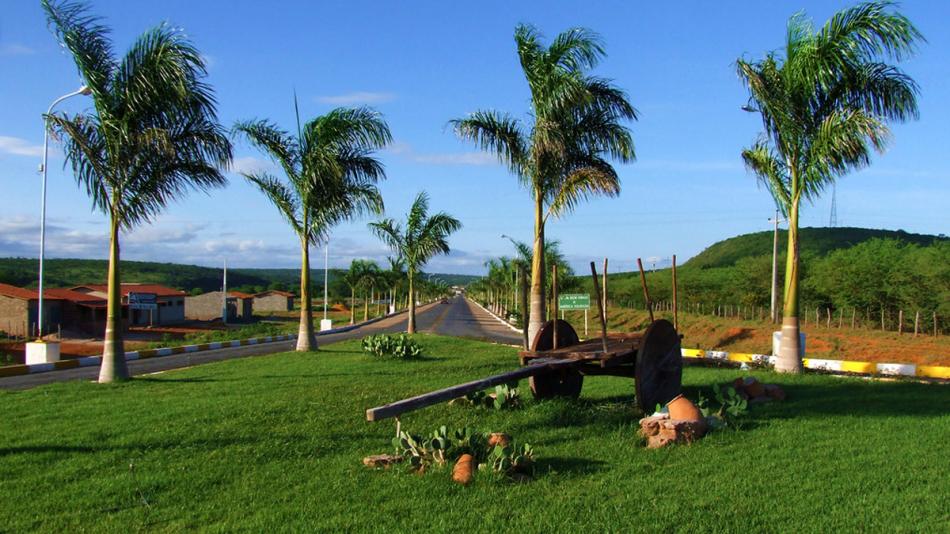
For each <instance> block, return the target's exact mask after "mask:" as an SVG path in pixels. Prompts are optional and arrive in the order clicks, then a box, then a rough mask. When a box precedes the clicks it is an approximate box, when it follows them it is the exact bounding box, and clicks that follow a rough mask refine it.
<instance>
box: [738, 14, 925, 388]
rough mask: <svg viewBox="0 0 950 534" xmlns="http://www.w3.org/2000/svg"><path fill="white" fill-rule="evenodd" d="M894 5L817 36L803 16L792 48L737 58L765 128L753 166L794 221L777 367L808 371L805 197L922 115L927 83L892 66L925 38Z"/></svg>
mask: <svg viewBox="0 0 950 534" xmlns="http://www.w3.org/2000/svg"><path fill="white" fill-rule="evenodd" d="M889 7H890V4H889V3H879V2H874V3H865V4H860V5H858V6H855V7H853V8H850V9H845V10H843V11H840V12H838V13H837V14H835V15H834V16H833V17H831V19H829V20H828V21H827V22H826V23H825V25H824V26H822V28H821V29H819V30H817V31H816V30H815V29H814V27H813V25H812V22H811V20H809V19H808V18H806V17H805V15H804V14H803V13H799V14H796V15H794V16H793V17H792V18H791V19H789V22H788V34H787V39H786V44H785V50H784V51H783V53H782V54H778V53H775V52H772V53H769V54H768V55H767V56H766V57H765V59H763V60H761V61H745V60H742V59H740V60H739V61H738V62H737V67H738V73H739V77H740V78H741V79H742V81H743V82H744V83H745V85H746V86H747V87H748V90H749V95H750V96H749V102H748V105H747V106H746V108H745V109H746V110H748V111H752V112H757V113H759V114H760V115H761V117H762V125H763V128H764V132H763V133H762V136H761V137H760V139H759V140H758V141H756V142H755V143H754V144H753V145H752V146H751V147H750V148H747V149H745V150H743V151H742V159H743V160H744V162H745V165H746V167H747V168H749V169H750V170H751V171H752V172H754V173H755V174H756V176H757V177H758V179H759V180H760V181H761V182H762V183H763V184H765V186H766V187H767V188H768V189H769V191H770V192H771V193H772V196H773V197H774V199H775V202H776V204H777V205H778V207H779V209H780V210H782V211H783V212H784V213H785V214H786V216H787V217H788V253H787V258H786V265H785V298H784V317H783V320H782V342H781V348H780V350H779V355H778V362H777V364H776V369H778V370H780V371H786V372H801V370H802V360H801V356H800V354H799V349H800V347H799V324H798V263H799V256H798V250H799V249H798V221H799V204H800V202H801V200H802V199H803V198H804V199H807V200H813V199H815V198H817V197H818V196H819V195H820V194H821V192H822V191H823V190H824V188H825V187H826V186H828V185H829V184H832V183H834V181H835V180H837V179H838V178H841V177H842V176H844V175H845V174H847V173H848V172H850V171H851V170H854V169H857V168H861V167H864V166H867V165H868V164H869V163H870V157H871V151H872V149H873V150H877V151H878V152H882V151H883V150H884V148H885V146H886V144H887V140H888V138H889V137H890V130H889V129H888V127H887V122H888V121H890V120H896V121H904V120H906V119H908V118H916V117H917V113H918V112H917V92H918V90H917V85H916V84H915V83H914V81H913V80H912V79H911V78H910V77H908V76H907V75H906V74H905V73H904V72H902V71H901V70H900V69H898V68H897V67H895V66H893V65H890V64H888V63H886V61H887V60H895V61H900V60H901V59H903V58H904V57H907V56H909V55H911V54H912V53H913V52H914V51H915V48H916V44H917V42H918V41H921V40H923V37H922V36H921V34H920V32H918V31H917V29H916V28H915V27H914V25H913V24H911V22H910V21H909V20H908V19H907V18H906V17H904V16H902V15H900V14H899V13H895V12H891V11H888V8H889Z"/></svg>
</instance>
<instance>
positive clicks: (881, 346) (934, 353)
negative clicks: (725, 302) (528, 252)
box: [565, 309, 950, 366]
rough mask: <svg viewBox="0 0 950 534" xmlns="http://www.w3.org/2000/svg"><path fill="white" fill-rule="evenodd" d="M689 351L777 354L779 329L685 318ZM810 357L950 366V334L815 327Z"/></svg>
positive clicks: (620, 327) (637, 314) (622, 322)
mask: <svg viewBox="0 0 950 534" xmlns="http://www.w3.org/2000/svg"><path fill="white" fill-rule="evenodd" d="M656 317H657V318H660V317H664V318H667V319H672V314H671V313H669V312H662V313H660V312H658V313H656ZM565 318H566V319H567V320H568V321H570V322H571V323H572V324H573V325H574V328H575V329H576V330H578V333H581V334H582V333H583V328H584V316H583V313H582V312H567V313H566V315H565ZM594 320H595V319H593V317H589V318H588V321H589V323H588V328H589V332H590V333H591V335H596V333H595V324H594ZM647 321H648V319H647V314H646V312H642V311H636V310H629V309H620V310H616V309H614V310H609V312H608V329H609V330H611V331H618V332H636V331H640V330H643V329H644V328H645V327H646V323H647ZM679 323H680V331H681V332H682V334H683V347H688V348H697V349H705V350H711V349H715V350H723V351H729V352H753V353H758V354H771V353H772V332H773V331H776V330H778V328H776V327H775V326H774V325H772V324H770V323H768V322H767V321H756V320H741V319H738V318H723V317H713V316H706V315H694V314H680V316H679ZM803 331H804V332H805V337H806V341H805V348H806V355H807V357H810V358H822V359H831V360H851V361H862V362H881V363H916V364H922V365H945V366H950V336H938V337H933V335H919V336H917V337H914V334H913V332H911V333H910V334H907V333H904V334H903V335H898V334H897V332H881V331H879V330H869V329H863V328H855V329H851V328H849V327H843V328H837V327H835V326H832V327H831V328H828V327H825V326H817V327H816V326H815V325H814V324H812V325H809V326H808V327H806V328H803Z"/></svg>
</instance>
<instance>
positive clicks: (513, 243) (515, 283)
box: [501, 234, 518, 310]
mask: <svg viewBox="0 0 950 534" xmlns="http://www.w3.org/2000/svg"><path fill="white" fill-rule="evenodd" d="M501 238H502V239H507V240H508V241H511V244H512V245H514V246H515V250H516V251H517V250H518V242H517V241H515V240H514V239H513V238H512V237H511V236H508V235H505V234H501ZM511 274H512V276H511V279H512V285H513V286H515V306H514V307H515V309H516V310H517V309H518V304H517V302H518V283H517V282H515V280H516V279H517V271H514V272H512V273H511Z"/></svg>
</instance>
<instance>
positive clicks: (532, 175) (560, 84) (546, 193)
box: [451, 25, 637, 339]
mask: <svg viewBox="0 0 950 534" xmlns="http://www.w3.org/2000/svg"><path fill="white" fill-rule="evenodd" d="M515 44H516V46H517V49H518V56H519V58H520V60H521V68H522V71H523V73H524V76H525V78H526V80H527V82H528V87H529V88H530V90H531V108H530V116H531V118H532V122H531V123H530V124H529V125H525V124H523V123H522V122H521V121H519V120H517V119H515V118H513V117H511V116H510V115H507V114H500V113H497V112H494V111H477V112H475V113H473V114H471V115H470V116H469V117H468V118H465V119H458V120H453V121H451V123H452V124H453V125H454V127H455V131H456V134H457V135H458V136H459V137H461V138H463V139H468V140H471V141H473V142H475V143H476V144H477V145H478V146H479V147H481V148H482V149H483V150H487V151H490V152H493V153H494V154H496V155H497V156H498V158H499V159H500V160H501V161H502V162H504V163H506V164H507V165H508V167H509V168H510V169H511V171H512V172H514V173H515V174H517V175H518V177H519V179H520V180H521V182H522V184H523V185H524V186H525V187H526V188H527V189H528V191H529V193H530V194H531V198H532V200H533V201H534V248H533V254H532V259H531V312H530V322H529V328H528V330H529V338H530V339H534V335H535V334H536V332H537V331H538V330H539V329H540V328H541V325H542V324H543V322H544V319H545V315H546V313H545V310H546V306H545V291H544V287H545V268H544V226H545V223H546V221H547V219H548V217H550V216H551V215H554V216H555V217H560V216H562V215H565V214H567V213H569V212H571V211H572V210H573V209H574V207H575V206H577V204H578V203H580V202H581V201H583V200H586V199H588V198H590V197H592V196H596V195H606V196H617V195H619V194H620V178H619V177H618V176H617V172H616V170H615V169H614V168H613V166H612V165H611V164H610V163H609V162H608V161H607V158H614V159H616V160H618V161H620V162H624V163H626V162H630V161H633V160H634V159H635V155H634V148H633V138H632V136H631V134H630V131H629V130H628V129H627V128H626V127H624V126H622V125H621V121H623V120H635V119H636V118H637V114H636V110H635V109H634V108H633V106H631V105H630V103H629V102H628V100H627V96H626V95H625V94H624V92H623V91H621V90H620V89H618V88H616V87H615V86H614V85H613V84H611V83H610V82H609V81H608V80H605V79H603V78H598V77H594V76H590V75H588V73H587V72H588V71H589V70H590V69H592V68H594V67H595V66H596V65H597V63H598V62H599V61H600V59H601V58H603V57H604V55H605V53H604V48H603V46H602V44H601V41H600V38H599V37H598V36H597V35H596V34H595V33H593V32H591V31H590V30H587V29H583V28H574V29H570V30H567V31H565V32H563V33H561V34H560V35H558V36H557V37H555V38H554V40H553V41H552V42H551V44H550V45H549V46H547V47H545V46H544V45H543V44H542V43H541V35H540V34H539V32H538V31H537V30H536V29H535V28H533V27H531V26H525V25H519V26H518V27H517V28H516V29H515Z"/></svg>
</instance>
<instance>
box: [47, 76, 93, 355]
mask: <svg viewBox="0 0 950 534" xmlns="http://www.w3.org/2000/svg"><path fill="white" fill-rule="evenodd" d="M91 93H92V90H91V89H89V86H88V85H83V86H82V87H80V88H79V89H78V90H76V91H73V92H72V93H69V94H67V95H63V96H61V97H59V98H57V99H56V100H54V101H53V103H52V104H50V105H49V109H47V110H46V115H43V163H42V164H41V165H40V172H42V173H43V192H42V193H41V202H40V287H39V299H38V303H37V306H36V322H37V323H38V332H39V339H43V259H44V256H45V255H46V160H47V156H48V155H49V116H50V114H51V113H53V108H54V107H56V104H59V103H60V102H62V101H63V100H66V99H67V98H70V97H73V96H79V95H83V96H89V95H90V94H91Z"/></svg>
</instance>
